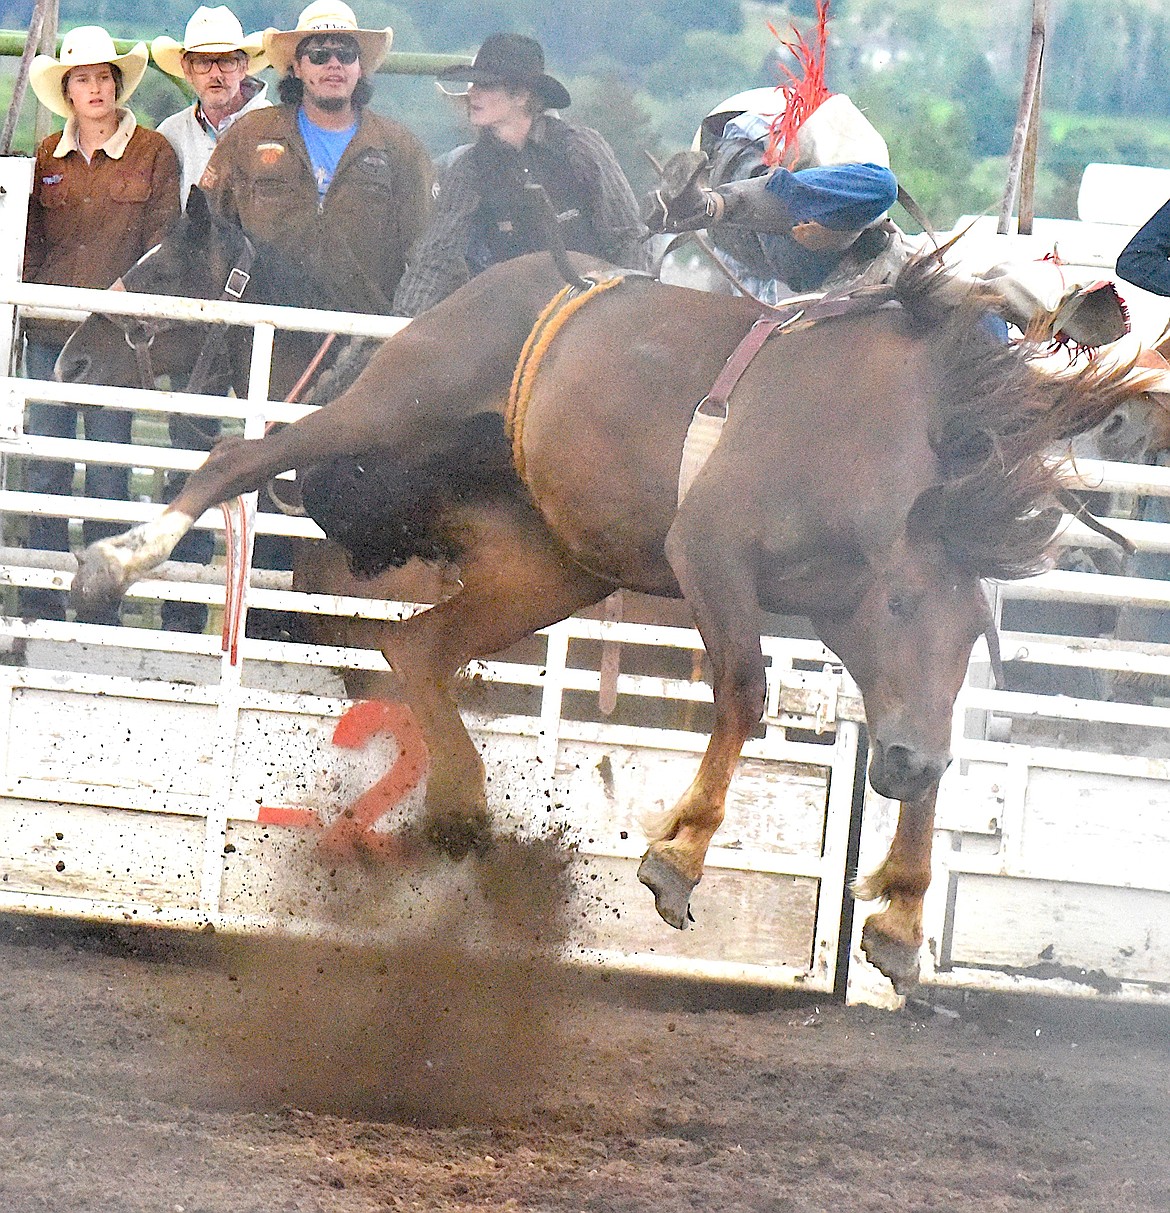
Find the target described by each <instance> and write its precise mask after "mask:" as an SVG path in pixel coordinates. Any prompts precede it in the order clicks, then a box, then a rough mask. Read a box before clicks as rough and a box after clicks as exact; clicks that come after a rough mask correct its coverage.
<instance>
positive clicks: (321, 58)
mask: <svg viewBox="0 0 1170 1213" xmlns="http://www.w3.org/2000/svg"><path fill="white" fill-rule="evenodd" d="M302 54H303V55H304V57H305V58H306V59H308V61H309V62H310V63H311V64H312V65H313V66H314V67H324V66H325V64H326V63H328V62H329V60H330V59H336V60H337V62H338V63H340V64H341V65H342V66H343V67H348V66H349V65H350V64H351V63H356V62H357V57H358V48H357V47H356V46H355V45H354V44H353V43H352V42H347V43H345V44H344V45H343V46H311V47H309V49H308V50H307V51H303V52H302Z"/></svg>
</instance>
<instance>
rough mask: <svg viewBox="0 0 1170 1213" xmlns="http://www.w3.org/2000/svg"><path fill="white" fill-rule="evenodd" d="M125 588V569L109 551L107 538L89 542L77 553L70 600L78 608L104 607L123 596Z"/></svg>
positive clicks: (92, 608) (93, 608) (91, 609)
mask: <svg viewBox="0 0 1170 1213" xmlns="http://www.w3.org/2000/svg"><path fill="white" fill-rule="evenodd" d="M125 588H126V583H125V570H124V568H123V566H122V563H121V561H119V560H118V559H117V558H116V557H114V555H113V554H112V553H111V552H110V551H108V550H106V545H105V541H104V540H100V541H99V542H97V543H92V544H90V546H89V547H87V548H86V549H85V551H84V552H82V553H81V555H80V556H78V558H77V572H76V573H74V574H73V588H72V589H71V590H70V591H69V601H70V604H71V605H72V606H73V608H74V609H75V610H78V611H88V612H92V611H96V610H104V609H106V608H108V607H111V606H113V605H114V603H116V602H117V601H118V600H119V599H120V598H121V597H122V592H123V590H124V589H125Z"/></svg>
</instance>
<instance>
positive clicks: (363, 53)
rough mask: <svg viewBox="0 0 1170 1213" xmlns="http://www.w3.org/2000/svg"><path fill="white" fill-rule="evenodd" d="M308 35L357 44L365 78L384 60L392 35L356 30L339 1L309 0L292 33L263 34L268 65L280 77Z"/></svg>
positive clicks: (347, 9) (349, 12)
mask: <svg viewBox="0 0 1170 1213" xmlns="http://www.w3.org/2000/svg"><path fill="white" fill-rule="evenodd" d="M311 34H346V35H348V36H349V37H350V38H352V39H353V40H354V41H355V42H356V43H357V44H358V57H359V59H360V60H361V65H362V71H363V72H364V73H365V74H367V75H368V74H369V73H370V72H372V71H374V70H375V69H376V68H377V66H378V65H379V64H380V63H381V62H382V60H383V59H385V58H386V52H387V51H388V50H389V49H390V44H391V43H392V42H393V41H394V31H393V30H392V29H391V28H390V27H389V26H387V27H386V28H385V29H358V23H357V18H356V17H355V16H354V15H353V9H352V8H350V7H349V5H348V4H345V3H343V0H313V3H312V4H310V5H309V6H308V8H306V9H303V10H302V12H301V15H300V17H298V18H297V27H296V29H294V30H277V29H267V30H265V31H264V50H265V53H266V54H267V55H268V62H269V63H271V64H272V66H273V67H274V68H275V69H276V70H277V71H278V72H279V73H280V74H281V75H282V76H283V75H284V73H285V72H287V71H288V69H289V68H290V67H291V66H292V61H293V59H294V58H295V57H296V53H297V46H298V45H299V44H300V43H301V42H302V41H304V39H305V38H308V37H309V36H310V35H311Z"/></svg>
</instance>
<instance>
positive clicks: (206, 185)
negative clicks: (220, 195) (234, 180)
mask: <svg viewBox="0 0 1170 1213" xmlns="http://www.w3.org/2000/svg"><path fill="white" fill-rule="evenodd" d="M218 180H219V172H218V171H217V170H216V169H215V168H214V167H212V165H210V164H209V165H208V166H207V167H206V168H205V169H204V170H203V176H202V177H200V178H199V188H200V189H201V190H213V189H215V183H216V182H217V181H218Z"/></svg>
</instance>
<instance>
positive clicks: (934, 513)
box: [906, 484, 946, 543]
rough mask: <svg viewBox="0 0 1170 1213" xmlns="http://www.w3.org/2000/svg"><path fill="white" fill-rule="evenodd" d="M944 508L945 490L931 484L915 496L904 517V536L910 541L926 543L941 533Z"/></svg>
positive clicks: (940, 486) (939, 485) (938, 485)
mask: <svg viewBox="0 0 1170 1213" xmlns="http://www.w3.org/2000/svg"><path fill="white" fill-rule="evenodd" d="M945 509H946V501H945V491H944V489H943V486H942V485H941V484H932V485H931V486H930V487H929V488H925V489H923V490H922V492H921V493H919V494H918V496H917V497H916V498H915V501H914V504H913V505H912V506H911V507H910V513H909V515H908V516H907V518H906V538H907V539H909V540H910V542H911V543H928V542H930V541H931V540H932V539H937V538H938V537H939V535H941V534H942V529H943V524H944V516H945Z"/></svg>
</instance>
